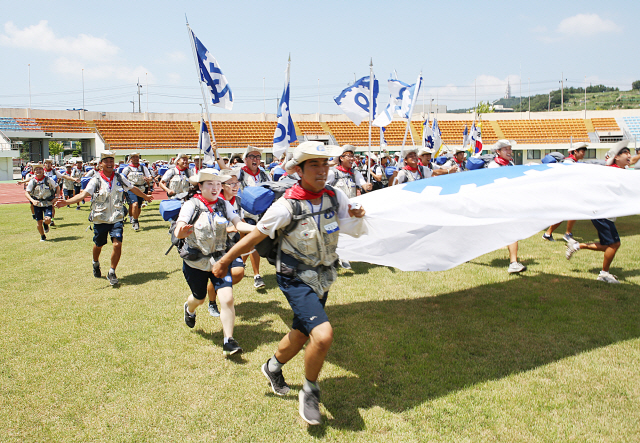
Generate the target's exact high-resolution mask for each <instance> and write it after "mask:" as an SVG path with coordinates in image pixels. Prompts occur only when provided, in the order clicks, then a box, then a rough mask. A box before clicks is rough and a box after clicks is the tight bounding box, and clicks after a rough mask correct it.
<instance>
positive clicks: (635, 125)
mask: <svg viewBox="0 0 640 443" xmlns="http://www.w3.org/2000/svg"><path fill="white" fill-rule="evenodd" d="M622 119H623V121H624V123H625V124H626V125H627V127H628V128H629V133H630V134H631V135H633V136H634V137H635V138H636V140H637V139H640V117H622Z"/></svg>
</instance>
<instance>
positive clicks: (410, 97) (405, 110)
mask: <svg viewBox="0 0 640 443" xmlns="http://www.w3.org/2000/svg"><path fill="white" fill-rule="evenodd" d="M420 85H422V74H420V75H419V76H418V80H417V81H416V82H415V83H414V84H412V85H411V86H409V87H408V88H406V89H405V90H404V91H402V103H401V105H400V112H399V114H400V117H402V118H405V119H410V118H411V115H412V114H413V107H414V106H415V105H416V101H417V98H418V95H419V94H420Z"/></svg>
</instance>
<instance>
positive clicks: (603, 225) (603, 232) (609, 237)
mask: <svg viewBox="0 0 640 443" xmlns="http://www.w3.org/2000/svg"><path fill="white" fill-rule="evenodd" d="M591 223H593V226H595V227H596V230H597V231H598V238H600V244H601V245H604V246H608V245H612V244H614V243H619V242H620V236H619V235H618V230H617V229H616V224H615V223H614V222H612V221H611V220H607V219H606V218H599V219H596V220H591Z"/></svg>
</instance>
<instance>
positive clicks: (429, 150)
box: [418, 148, 435, 157]
mask: <svg viewBox="0 0 640 443" xmlns="http://www.w3.org/2000/svg"><path fill="white" fill-rule="evenodd" d="M434 151H435V149H429V148H420V150H418V157H420V156H421V155H422V154H431V155H433V154H435V152H434Z"/></svg>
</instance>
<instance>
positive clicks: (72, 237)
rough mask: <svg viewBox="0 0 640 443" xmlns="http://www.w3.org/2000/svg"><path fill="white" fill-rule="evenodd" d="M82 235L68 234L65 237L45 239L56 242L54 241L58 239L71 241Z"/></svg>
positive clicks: (58, 240)
mask: <svg viewBox="0 0 640 443" xmlns="http://www.w3.org/2000/svg"><path fill="white" fill-rule="evenodd" d="M80 238H82V237H80V236H78V235H69V236H67V237H56V238H47V241H50V242H53V243H56V242H60V241H73V240H78V239H80Z"/></svg>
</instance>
